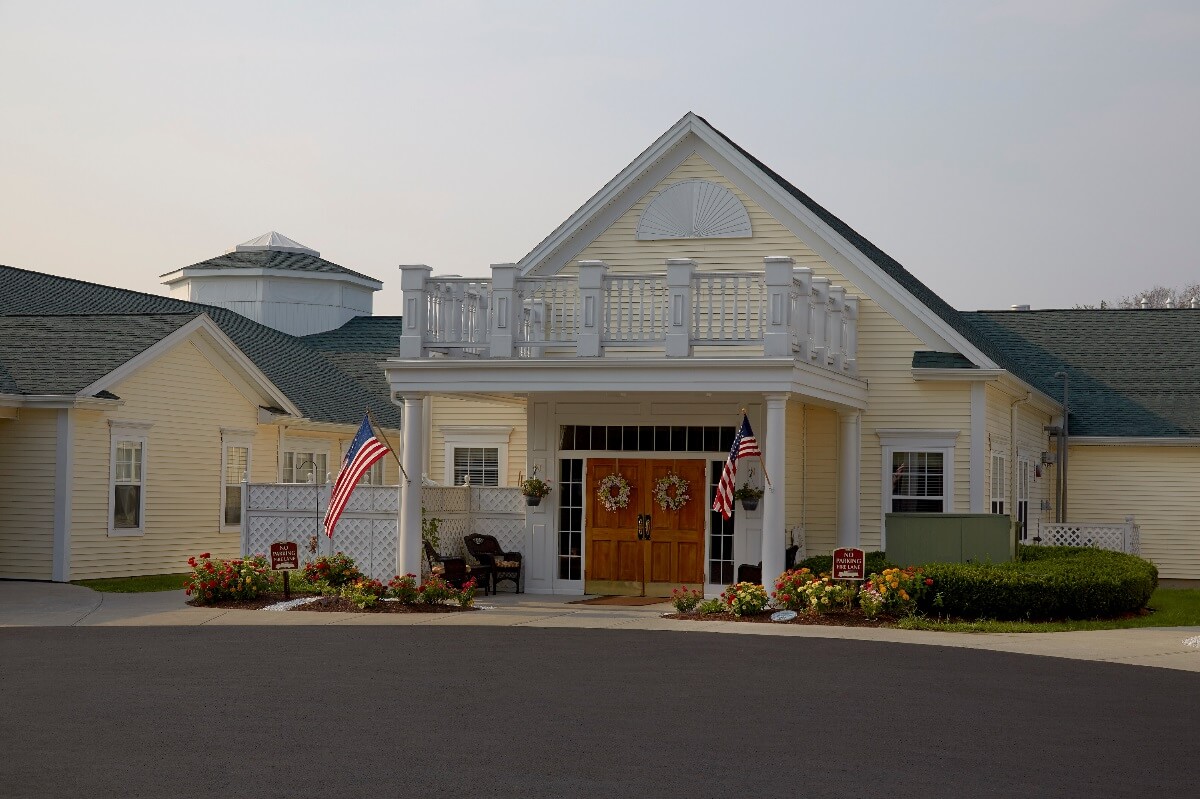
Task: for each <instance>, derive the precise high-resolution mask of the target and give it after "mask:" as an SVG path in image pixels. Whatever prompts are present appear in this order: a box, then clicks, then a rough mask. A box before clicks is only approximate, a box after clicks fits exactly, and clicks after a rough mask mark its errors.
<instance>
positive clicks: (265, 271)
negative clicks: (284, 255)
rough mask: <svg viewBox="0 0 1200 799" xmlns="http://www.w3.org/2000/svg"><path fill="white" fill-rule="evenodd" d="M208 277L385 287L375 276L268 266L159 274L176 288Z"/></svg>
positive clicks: (161, 279) (185, 270)
mask: <svg viewBox="0 0 1200 799" xmlns="http://www.w3.org/2000/svg"><path fill="white" fill-rule="evenodd" d="M206 277H242V278H260V277H287V278H292V279H293V280H328V281H336V282H338V283H350V284H352V285H355V286H361V287H362V288H365V289H370V290H372V291H379V290H380V289H382V288H383V281H382V280H376V279H375V278H373V277H359V276H358V275H348V274H346V273H345V272H302V271H298V270H295V269H271V268H267V267H254V268H249V269H237V268H231V269H189V268H187V267H184V268H183V269H176V270H175V271H174V272H168V273H166V274H165V275H159V282H160V283H162V284H163V285H164V286H168V287H170V288H174V285H175V284H176V283H179V282H181V281H184V280H194V279H196V278H206Z"/></svg>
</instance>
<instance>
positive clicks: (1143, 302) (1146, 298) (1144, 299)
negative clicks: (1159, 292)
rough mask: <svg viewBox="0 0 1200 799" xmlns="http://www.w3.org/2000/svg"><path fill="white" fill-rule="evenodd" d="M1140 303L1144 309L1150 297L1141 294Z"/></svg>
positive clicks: (1148, 305) (1147, 305) (1147, 306)
mask: <svg viewBox="0 0 1200 799" xmlns="http://www.w3.org/2000/svg"><path fill="white" fill-rule="evenodd" d="M1140 305H1141V306H1142V310H1146V309H1147V308H1149V307H1150V298H1149V297H1147V296H1146V295H1145V294H1143V295H1142V301H1141V303H1140Z"/></svg>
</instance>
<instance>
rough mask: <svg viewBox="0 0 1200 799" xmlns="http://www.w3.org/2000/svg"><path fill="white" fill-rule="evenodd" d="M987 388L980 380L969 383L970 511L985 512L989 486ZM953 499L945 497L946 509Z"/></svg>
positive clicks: (948, 468) (948, 467)
mask: <svg viewBox="0 0 1200 799" xmlns="http://www.w3.org/2000/svg"><path fill="white" fill-rule="evenodd" d="M986 392H987V389H986V388H984V385H983V383H982V382H980V381H978V380H977V381H975V382H974V383H972V384H971V448H970V451H969V454H968V457H969V458H970V459H971V462H970V463H969V464H968V469H969V473H970V475H971V488H970V492H969V497H970V503H971V504H970V511H971V513H987V494H986V493H985V492H986V491H987V490H988V488H990V486H988V484H987V393H986ZM953 468H954V464H952V463H947V464H946V466H945V469H946V471H947V472H949V471H950V470H951V469H953ZM952 502H953V500H952V499H951V498H950V497H947V502H946V510H950V508H951V507H953V504H952Z"/></svg>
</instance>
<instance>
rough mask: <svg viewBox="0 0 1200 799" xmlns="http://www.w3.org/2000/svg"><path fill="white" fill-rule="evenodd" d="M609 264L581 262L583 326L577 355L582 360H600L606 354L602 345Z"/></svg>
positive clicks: (580, 329)
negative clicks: (605, 277) (605, 285)
mask: <svg viewBox="0 0 1200 799" xmlns="http://www.w3.org/2000/svg"><path fill="white" fill-rule="evenodd" d="M607 271H608V264H606V263H604V261H580V262H579V305H580V308H581V310H582V315H583V324H582V325H580V328H579V341H578V342H577V343H576V345H575V354H576V355H578V356H579V357H580V358H598V357H600V356H601V355H603V354H604V347H603V346H602V345H601V343H600V339H601V336H602V335H603V332H604V275H605V273H606V272H607Z"/></svg>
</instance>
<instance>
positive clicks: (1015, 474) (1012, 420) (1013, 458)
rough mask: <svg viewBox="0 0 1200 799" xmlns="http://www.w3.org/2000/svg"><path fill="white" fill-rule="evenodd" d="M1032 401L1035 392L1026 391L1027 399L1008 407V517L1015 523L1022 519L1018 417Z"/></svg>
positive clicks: (1026, 520)
mask: <svg viewBox="0 0 1200 799" xmlns="http://www.w3.org/2000/svg"><path fill="white" fill-rule="evenodd" d="M1031 399H1033V392H1032V391H1026V392H1025V397H1024V398H1023V399H1018V400H1013V402H1012V403H1011V404H1010V405H1009V406H1008V442H1009V443H1008V446H1009V449H1010V450H1011V452H1010V453H1009V455H1010V458H1009V461H1008V464H1009V466H1008V471H1009V475H1010V482H1009V486H1010V487H1011V489H1012V505H1010V506H1009V508H1010V509H1011V512H1010V513H1009V514H1008V515H1009V518H1011V519H1013V520H1014V521H1019V519H1020V510H1019V509H1018V508H1019V505H1020V501H1021V500H1020V495H1019V493H1018V492H1019V490H1020V476H1021V472H1020V469H1019V468H1018V466H1019V464H1018V463H1017V417H1018V416H1020V411H1019V409H1018V406H1020V405H1024V404H1025V403H1027V402H1029V401H1030V400H1031ZM1025 523H1026V524H1029V514H1028V513H1026V514H1025ZM1020 536H1021V531H1020V527H1018V528H1017V538H1018V539H1019V538H1020Z"/></svg>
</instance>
